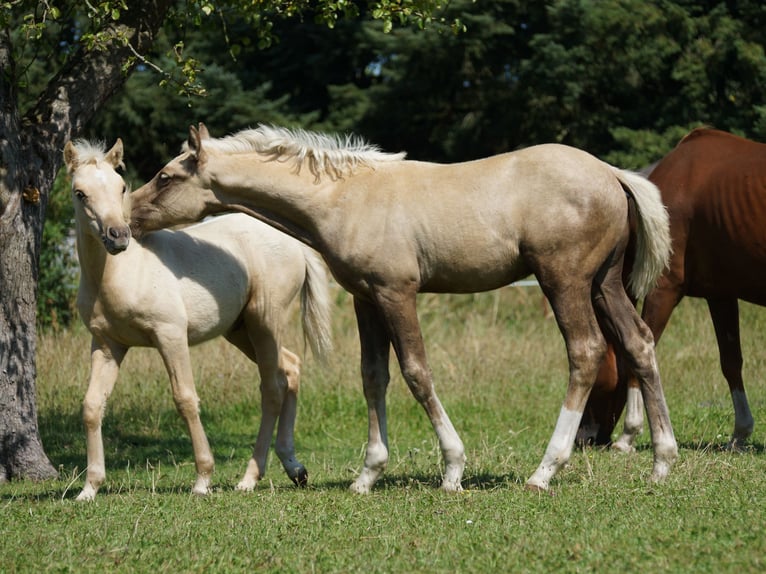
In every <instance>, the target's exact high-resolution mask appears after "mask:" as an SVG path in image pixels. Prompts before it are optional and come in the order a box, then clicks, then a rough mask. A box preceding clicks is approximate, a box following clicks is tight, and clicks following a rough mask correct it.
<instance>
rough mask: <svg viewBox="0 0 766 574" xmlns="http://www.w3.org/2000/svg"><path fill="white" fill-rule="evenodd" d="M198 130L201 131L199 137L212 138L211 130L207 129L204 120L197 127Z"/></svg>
mask: <svg viewBox="0 0 766 574" xmlns="http://www.w3.org/2000/svg"><path fill="white" fill-rule="evenodd" d="M197 131H198V132H199V137H200V139H201V140H209V139H210V132H209V131H207V126H206V125H205V124H203V123H202V122H200V123H199V127H198V128H197Z"/></svg>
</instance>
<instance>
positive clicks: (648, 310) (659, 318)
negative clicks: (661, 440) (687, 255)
mask: <svg viewBox="0 0 766 574" xmlns="http://www.w3.org/2000/svg"><path fill="white" fill-rule="evenodd" d="M623 284H624V283H623ZM680 285H681V282H680V281H678V280H671V279H670V278H668V277H661V278H660V280H659V285H658V286H657V287H656V288H655V289H653V290H652V291H651V292H650V293H649V295H647V296H646V299H645V300H644V306H643V311H642V317H643V322H644V323H645V324H646V326H647V327H649V329H650V330H651V333H652V335H653V336H654V346H655V347H656V345H657V343H658V342H659V340H660V336H661V335H662V333H663V331H664V330H665V327H666V326H667V324H668V320H669V319H670V315H671V314H672V313H673V309H675V307H676V305H678V303H679V301H680V300H681V298H682V297H683V294H682V292H681V289H680V287H679V286H680ZM612 288H613V289H616V287H612ZM641 394H642V390H641V383H640V382H639V381H638V380H637V379H636V376H635V374H633V373H632V372H630V373H629V374H628V390H627V399H626V403H625V419H624V421H623V429H622V434H621V435H620V436H619V437H618V439H617V440H616V441H614V442H613V443H612V448H613V449H614V450H619V451H623V452H632V451H633V450H635V448H634V447H633V443H634V442H635V440H636V437H637V436H638V435H639V434H641V432H642V431H643V427H644V401H643V399H642V398H641Z"/></svg>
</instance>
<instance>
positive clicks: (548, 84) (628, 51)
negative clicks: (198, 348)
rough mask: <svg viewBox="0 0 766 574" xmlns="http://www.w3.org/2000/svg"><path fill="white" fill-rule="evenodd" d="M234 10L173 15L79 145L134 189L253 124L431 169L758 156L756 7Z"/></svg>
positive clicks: (597, 1) (683, 1)
mask: <svg viewBox="0 0 766 574" xmlns="http://www.w3.org/2000/svg"><path fill="white" fill-rule="evenodd" d="M245 4H247V3H242V2H233V1H232V2H209V3H208V2H202V1H198V2H190V3H187V4H184V3H181V4H179V9H178V10H177V11H176V14H175V16H174V18H173V19H171V20H169V21H168V25H167V27H166V29H165V33H164V36H163V39H162V41H161V42H159V43H158V44H157V45H155V49H154V51H153V53H152V54H148V55H147V57H148V60H149V61H150V62H151V65H149V64H146V65H140V66H139V67H138V69H137V70H136V71H135V72H134V73H133V74H132V75H131V77H130V78H129V80H128V82H127V85H126V89H124V90H122V91H121V92H120V93H119V94H117V95H116V96H115V97H114V98H113V99H112V100H111V101H110V103H109V104H108V105H107V106H106V107H105V108H104V109H102V110H101V112H100V113H99V114H98V117H97V119H96V120H95V121H94V122H93V123H92V124H91V126H90V128H89V130H88V134H87V136H88V137H92V138H96V139H102V140H106V141H107V143H110V144H111V142H112V141H113V140H114V139H115V138H117V137H121V138H122V139H123V141H124V142H125V145H126V164H127V166H128V172H129V179H131V180H132V181H134V182H135V183H136V184H140V183H142V182H143V181H145V180H146V179H148V178H150V177H151V176H152V175H153V174H154V173H155V172H156V171H157V170H158V169H159V168H160V167H161V166H162V165H163V164H164V163H165V162H166V161H167V160H168V159H169V158H170V157H172V156H174V155H175V154H176V152H177V150H178V148H179V146H180V144H181V142H182V141H183V140H184V139H185V135H186V133H187V129H188V126H189V124H192V123H196V122H198V121H204V122H205V123H206V124H207V125H208V127H209V128H210V129H211V132H212V133H213V134H214V135H224V134H226V133H229V132H232V131H235V130H238V129H241V128H244V127H248V126H254V125H255V124H257V123H259V122H261V123H273V124H278V125H288V126H300V127H303V128H307V129H315V130H322V131H330V132H354V133H358V134H361V135H363V136H364V137H366V138H367V139H368V140H370V141H372V142H374V143H376V144H379V145H380V146H382V147H383V148H384V149H387V150H389V151H399V150H405V151H407V152H408V154H409V157H411V158H414V159H420V160H431V161H441V162H456V161H463V160H468V159H474V158H477V157H482V156H487V155H491V154H497V153H502V152H506V151H510V150H514V149H518V148H520V147H525V146H529V145H533V144H536V143H542V142H551V141H556V142H561V143H565V144H568V145H573V146H576V147H580V148H583V149H586V150H588V151H590V152H591V153H593V154H595V155H597V156H599V157H601V158H602V159H604V160H606V161H609V162H611V163H614V164H616V165H619V166H621V167H625V168H632V169H637V168H641V167H644V166H646V165H648V164H650V163H652V162H654V161H656V160H657V159H659V158H660V157H661V156H662V155H664V154H665V153H667V151H669V150H670V149H671V148H672V147H673V146H674V145H675V144H676V143H677V141H678V140H679V139H680V138H681V137H682V136H683V135H684V134H685V133H686V132H688V131H689V130H690V129H691V128H693V127H695V126H699V125H703V124H704V125H710V126H714V127H717V128H720V129H724V130H728V131H732V132H734V133H737V134H739V135H743V136H746V137H749V138H752V139H756V140H766V55H764V45H765V43H766V38H765V37H764V36H763V33H762V31H763V29H764V26H766V4H763V3H762V2H760V1H758V0H738V1H736V2H733V1H715V0H675V1H670V0H651V1H644V0H554V1H548V2H537V1H532V0H481V1H480V2H473V1H471V0H452V1H451V2H448V3H445V4H444V7H443V10H442V11H441V12H438V17H437V18H434V19H433V20H437V23H436V24H434V23H432V22H430V21H429V20H428V19H421V20H417V19H416V20H415V23H416V25H414V26H412V27H407V26H403V27H402V26H400V27H393V28H392V29H390V30H389V28H388V26H387V25H386V23H385V22H390V19H389V20H385V19H384V23H383V24H381V22H380V21H378V20H373V19H372V15H373V12H374V11H375V9H376V7H375V6H377V5H378V4H376V5H374V6H371V5H370V4H368V3H366V2H345V3H341V2H338V3H337V6H342V10H341V13H340V14H337V13H336V16H337V17H333V16H328V12H327V10H328V9H327V6H326V3H324V2H322V3H312V2H299V3H296V6H297V5H300V7H302V8H303V10H302V12H301V13H300V15H296V16H294V17H288V18H282V17H281V16H280V17H274V16H275V14H274V13H273V11H269V10H268V9H263V10H258V9H256V7H255V5H252V6H251V7H250V8H249V9H248V8H247V7H246V6H245V10H244V11H245V13H246V14H249V17H248V18H240V17H235V16H234V14H235V12H233V9H234V6H235V5H238V6H239V9H240V10H239V11H238V12H236V14H241V13H242V8H243V6H244V5H245ZM258 4H261V3H258ZM330 4H333V3H330ZM264 5H268V6H271V3H265V4H264ZM333 5H334V4H333ZM391 5H394V4H393V3H391ZM397 5H398V4H397ZM401 5H402V6H404V8H405V9H408V7H409V8H410V9H413V10H414V9H415V8H416V7H413V5H412V4H411V3H408V2H403V3H401ZM200 6H201V7H202V8H203V10H202V11H200V10H199V7H200ZM206 7H207V8H206ZM345 10H348V11H350V13H356V14H358V15H359V17H357V18H352V19H348V20H347V19H343V18H342V17H341V16H342V15H343V13H344V12H343V11H345ZM287 12H290V11H289V10H288V11H287ZM295 13H296V14H297V9H296V11H295ZM205 14H209V15H208V16H206V15H205ZM283 15H284V14H282V16H283ZM288 15H289V14H288ZM395 15H396V12H395V11H394V17H396V16H395ZM439 22H443V24H439ZM328 23H329V24H330V25H329V26H328ZM456 23H458V24H456ZM417 24H419V25H420V26H425V28H426V29H425V31H423V30H420V29H419V26H418V25H417ZM429 24H430V25H429ZM463 26H464V28H463ZM73 29H74V30H76V29H77V26H75V27H74V28H73ZM384 30H389V31H388V32H384ZM456 30H457V31H458V32H457V33H456V32H455V31H456ZM460 30H463V31H460ZM76 35H77V34H76V33H74V36H76ZM74 36H73V37H74ZM180 63H183V65H181V64H180ZM155 67H159V68H161V69H163V70H171V71H173V70H175V71H173V73H172V74H170V77H171V79H169V77H168V76H163V75H160V74H158V73H157V72H156V70H155ZM179 67H180V69H179ZM184 69H185V70H186V72H187V75H184V74H183V73H182V72H183V70H184ZM190 70H191V72H190ZM33 71H34V70H31V71H30V79H31V80H34V79H35V78H36V77H37V74H33V73H32V72H33ZM39 75H40V77H44V75H43V74H42V71H40V72H39ZM190 78H191V79H190ZM46 272H47V271H46ZM52 299H56V298H55V297H47V296H43V297H40V300H41V303H42V304H45V303H46V301H49V300H52ZM47 315H50V311H49V310H47V311H42V312H41V313H40V316H41V318H45V317H46V316H47Z"/></svg>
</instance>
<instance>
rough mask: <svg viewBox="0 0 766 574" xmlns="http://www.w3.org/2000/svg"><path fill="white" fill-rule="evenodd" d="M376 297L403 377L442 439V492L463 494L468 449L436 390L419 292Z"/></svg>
mask: <svg viewBox="0 0 766 574" xmlns="http://www.w3.org/2000/svg"><path fill="white" fill-rule="evenodd" d="M376 296H377V299H376V301H377V303H378V305H379V306H380V309H381V314H382V315H383V317H384V318H385V321H386V324H387V325H388V328H389V332H390V333H391V340H392V343H393V345H394V350H395V351H396V355H397V358H398V359H399V366H400V368H401V370H402V376H403V377H404V380H405V381H406V382H407V385H408V386H409V388H410V391H411V392H412V394H413V395H414V396H415V399H417V401H418V402H419V403H420V405H421V406H422V407H423V409H424V410H425V411H426V414H427V415H428V418H429V420H430V421H431V425H432V426H433V428H434V431H435V432H436V436H437V437H438V439H439V447H440V448H441V451H442V456H443V457H444V478H443V480H442V489H444V490H446V491H448V492H457V491H460V490H462V486H461V484H460V481H461V480H462V478H463V470H464V469H465V448H464V446H463V441H461V440H460V436H459V435H458V434H457V431H456V430H455V427H454V426H452V421H451V420H450V418H449V416H448V415H447V411H446V410H444V407H443V406H442V404H441V401H440V400H439V398H438V397H437V396H436V391H435V390H434V385H433V378H432V374H431V369H430V368H429V366H428V361H427V360H426V349H425V345H424V343H423V336H422V333H421V331H420V323H419V322H418V314H417V308H416V301H417V299H416V293H415V292H414V291H412V292H408V291H407V290H405V291H397V290H394V289H386V290H378V291H377V292H376Z"/></svg>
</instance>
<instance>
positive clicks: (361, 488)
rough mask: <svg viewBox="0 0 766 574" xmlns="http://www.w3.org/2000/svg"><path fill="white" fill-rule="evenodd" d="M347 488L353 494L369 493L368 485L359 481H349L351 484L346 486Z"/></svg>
mask: <svg viewBox="0 0 766 574" xmlns="http://www.w3.org/2000/svg"><path fill="white" fill-rule="evenodd" d="M348 488H349V490H350V491H351V492H353V493H355V494H370V487H369V486H367V485H366V484H360V482H359V481H358V480H357V481H354V482H352V483H351V486H349V487H348Z"/></svg>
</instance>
